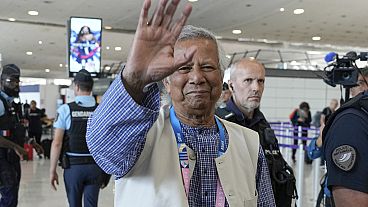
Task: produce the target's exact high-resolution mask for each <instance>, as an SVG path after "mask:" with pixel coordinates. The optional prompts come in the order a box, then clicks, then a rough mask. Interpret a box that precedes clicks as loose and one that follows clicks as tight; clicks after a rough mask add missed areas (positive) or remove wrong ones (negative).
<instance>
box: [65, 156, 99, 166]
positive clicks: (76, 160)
mask: <svg viewBox="0 0 368 207" xmlns="http://www.w3.org/2000/svg"><path fill="white" fill-rule="evenodd" d="M68 158H69V162H70V164H71V165H83V164H95V160H94V159H93V158H92V157H71V156H69V157H68Z"/></svg>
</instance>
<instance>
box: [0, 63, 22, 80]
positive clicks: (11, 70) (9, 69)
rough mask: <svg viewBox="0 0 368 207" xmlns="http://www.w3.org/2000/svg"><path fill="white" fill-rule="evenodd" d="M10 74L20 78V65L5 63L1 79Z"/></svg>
mask: <svg viewBox="0 0 368 207" xmlns="http://www.w3.org/2000/svg"><path fill="white" fill-rule="evenodd" d="M9 76H13V77H17V78H19V76H20V69H19V67H18V66H16V65H14V64H8V65H4V66H3V70H2V71H1V79H5V78H7V77H9Z"/></svg>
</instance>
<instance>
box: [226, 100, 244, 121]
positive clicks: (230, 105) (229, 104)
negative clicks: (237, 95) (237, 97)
mask: <svg viewBox="0 0 368 207" xmlns="http://www.w3.org/2000/svg"><path fill="white" fill-rule="evenodd" d="M226 109H227V110H228V111H232V112H233V113H234V114H235V118H236V119H237V120H238V121H243V120H244V119H245V117H244V114H243V112H241V111H240V109H239V108H238V107H237V106H236V105H235V103H234V100H233V97H231V98H230V99H229V100H228V101H227V103H226Z"/></svg>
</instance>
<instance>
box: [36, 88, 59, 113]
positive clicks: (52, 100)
mask: <svg viewBox="0 0 368 207" xmlns="http://www.w3.org/2000/svg"><path fill="white" fill-rule="evenodd" d="M59 97H60V93H59V86H56V85H51V84H50V85H41V86H40V106H41V108H45V109H46V114H47V116H48V117H49V118H55V115H56V109H57V99H58V98H59Z"/></svg>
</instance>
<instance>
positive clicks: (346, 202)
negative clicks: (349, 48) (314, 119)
mask: <svg viewBox="0 0 368 207" xmlns="http://www.w3.org/2000/svg"><path fill="white" fill-rule="evenodd" d="M356 69H357V68H356ZM367 80H368V78H367V68H364V69H362V71H361V75H359V78H358V82H357V84H358V86H355V87H353V88H351V89H349V88H347V89H346V90H350V91H351V95H352V96H353V97H354V98H352V99H351V100H349V101H348V102H346V103H345V104H344V105H342V106H341V108H340V109H338V110H337V111H336V112H335V113H333V114H332V115H331V117H330V118H329V120H328V122H327V124H326V126H325V128H324V130H323V153H324V156H325V158H326V164H327V175H328V187H329V189H330V190H332V196H333V200H334V203H335V206H336V207H342V206H354V207H360V206H368V177H367V175H368V162H367V159H368V151H367V148H368V91H367V85H368V84H367ZM339 84H341V85H344V83H339ZM344 86H345V85H344ZM363 90H365V91H364V92H362V93H360V94H358V93H359V92H361V91H363Z"/></svg>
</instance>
